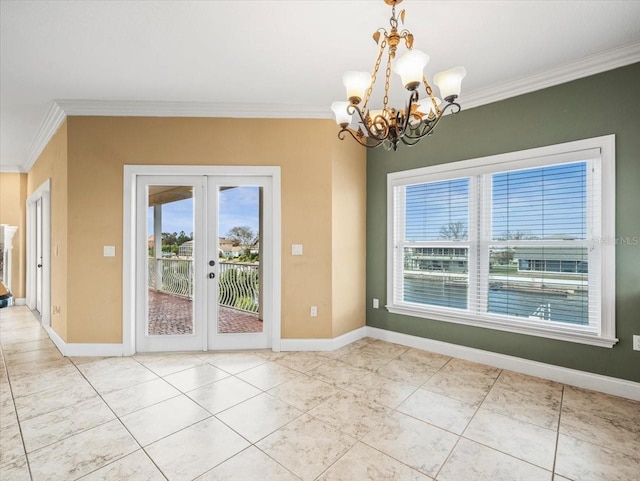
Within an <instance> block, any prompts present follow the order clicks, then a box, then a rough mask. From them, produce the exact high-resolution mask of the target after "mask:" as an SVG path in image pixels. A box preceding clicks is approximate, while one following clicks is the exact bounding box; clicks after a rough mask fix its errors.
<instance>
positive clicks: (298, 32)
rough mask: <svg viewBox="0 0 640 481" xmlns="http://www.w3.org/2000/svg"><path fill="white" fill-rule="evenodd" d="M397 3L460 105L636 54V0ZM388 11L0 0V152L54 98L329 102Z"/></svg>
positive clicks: (305, 108) (304, 106) (311, 109)
mask: <svg viewBox="0 0 640 481" xmlns="http://www.w3.org/2000/svg"><path fill="white" fill-rule="evenodd" d="M398 8H399V9H405V10H406V19H405V27H406V28H408V29H409V30H411V31H412V33H413V34H414V37H415V47H416V48H419V49H421V50H424V51H425V52H426V53H427V54H429V55H430V56H431V62H430V64H429V65H428V66H427V68H426V74H427V77H428V78H432V77H433V74H434V73H436V72H438V71H440V70H444V69H446V68H449V67H453V66H456V65H464V66H465V67H466V69H467V72H468V73H467V77H466V78H465V80H464V82H463V86H462V95H461V97H460V103H461V104H462V107H463V109H464V108H471V107H474V106H477V105H481V104H483V103H487V102H491V101H495V100H498V99H501V98H506V97H509V96H513V95H518V94H521V93H524V92H527V91H532V90H536V89H539V88H542V87H546V86H549V85H553V84H557V83H561V82H564V81H568V80H572V79H575V78H579V77H583V76H586V75H590V74H593V73H596V72H599V71H604V70H608V69H611V68H615V67H618V66H622V65H626V64H630V63H634V62H638V61H640V2H639V1H635V0H631V1H614V0H606V1H575V0H571V1H561V0H556V1H553V2H546V1H423V0H406V1H404V2H403V3H402V5H401V6H400V7H398ZM389 16H390V7H388V6H387V5H385V3H384V2H383V1H382V0H361V1H350V0H340V1H331V0H314V1H311V0H288V1H266V0H255V1H248V0H230V1H169V0H160V1H154V0H129V1H119V0H108V1H96V0H94V1H59V0H50V1H29V0H0V168H1V169H2V170H4V171H11V170H14V171H15V170H22V171H25V169H28V168H29V167H30V165H31V164H32V163H33V161H34V160H35V158H37V155H38V154H39V153H40V151H41V149H42V147H43V146H44V145H46V141H47V140H48V138H49V137H48V136H50V135H51V134H52V133H53V132H51V130H52V128H55V127H56V126H57V124H56V121H57V122H58V124H59V122H60V121H61V119H62V118H64V115H65V114H66V115H82V114H98V115H106V114H111V115H160V116H162V115H182V116H190V115H197V116H220V117H229V116H232V117H300V118H329V117H330V116H331V113H330V110H329V105H330V103H331V102H332V101H333V100H342V99H343V98H344V96H345V93H344V89H343V87H342V82H341V79H342V74H343V72H344V71H346V70H368V71H370V70H371V68H372V66H373V61H374V57H375V54H376V45H375V44H374V42H373V40H372V38H371V35H372V33H373V32H374V31H375V30H376V29H377V28H379V27H385V28H388V26H389V23H388V20H389ZM394 76H395V75H394ZM378 83H381V82H380V81H379V82H378ZM394 87H396V88H395V90H394V93H393V95H392V101H394V100H395V102H394V103H402V102H403V98H404V96H403V93H404V92H402V88H401V87H400V86H399V82H398V81H397V80H395V85H394ZM603 95H610V92H603ZM374 97H375V93H374ZM54 101H57V103H54ZM585 101H588V99H585Z"/></svg>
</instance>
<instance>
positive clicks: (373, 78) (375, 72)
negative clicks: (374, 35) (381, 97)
mask: <svg viewBox="0 0 640 481" xmlns="http://www.w3.org/2000/svg"><path fill="white" fill-rule="evenodd" d="M386 46H387V39H386V32H385V39H384V40H382V42H380V50H379V51H378V58H377V59H376V63H375V65H374V67H373V74H371V83H370V84H369V88H368V89H367V92H366V94H365V96H364V102H363V104H362V110H364V111H365V112H366V111H367V104H368V103H369V98H371V92H373V85H374V84H375V83H376V78H377V77H378V70H379V69H380V63H381V62H382V54H383V53H384V49H385V47H386Z"/></svg>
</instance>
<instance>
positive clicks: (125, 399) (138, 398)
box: [103, 378, 180, 416]
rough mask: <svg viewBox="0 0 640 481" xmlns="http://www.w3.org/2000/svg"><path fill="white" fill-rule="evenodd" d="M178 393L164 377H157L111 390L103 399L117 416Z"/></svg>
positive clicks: (164, 399)
mask: <svg viewBox="0 0 640 481" xmlns="http://www.w3.org/2000/svg"><path fill="white" fill-rule="evenodd" d="M179 395H180V391H178V390H177V389H176V388H174V387H173V386H171V385H170V384H169V383H168V382H166V381H165V380H164V379H159V378H157V379H154V380H152V381H146V382H143V383H141V384H136V385H135V386H131V387H127V388H124V389H120V390H118V391H112V392H110V393H109V394H105V395H104V396H103V399H104V400H105V402H106V403H107V404H108V405H109V407H110V408H111V409H113V412H115V413H116V414H117V415H118V416H125V415H127V414H130V413H132V412H135V411H138V410H139V409H143V408H146V407H149V406H151V405H153V404H157V403H159V402H162V401H166V400H167V399H171V398H173V397H176V396H179Z"/></svg>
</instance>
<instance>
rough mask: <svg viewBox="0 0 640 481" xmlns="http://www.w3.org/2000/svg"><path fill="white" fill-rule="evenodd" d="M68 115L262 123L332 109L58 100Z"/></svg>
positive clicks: (311, 115) (325, 115) (309, 116)
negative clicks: (195, 118) (207, 119)
mask: <svg viewBox="0 0 640 481" xmlns="http://www.w3.org/2000/svg"><path fill="white" fill-rule="evenodd" d="M56 103H57V104H58V105H59V106H60V107H61V108H62V110H64V111H65V113H66V114H67V115H77V116H91V115H95V116H114V117H218V118H254V119H255V118H259V119H269V118H270V119H329V118H331V111H330V110H329V108H328V107H327V108H318V107H312V106H306V105H282V104H233V103H208V102H148V101H126V100H122V101H121V100H118V101H110V100H56Z"/></svg>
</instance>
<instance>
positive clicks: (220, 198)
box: [136, 175, 273, 352]
mask: <svg viewBox="0 0 640 481" xmlns="http://www.w3.org/2000/svg"><path fill="white" fill-rule="evenodd" d="M270 189H271V178H270V177H249V176H240V177H232V176H206V175H203V176H197V175H184V176H182V175H178V176H175V175H174V176H165V175H154V176H138V178H137V188H136V192H137V207H136V209H137V215H136V219H137V222H136V224H137V225H136V229H137V234H136V249H137V255H136V259H137V266H136V267H137V268H136V276H137V279H136V350H137V351H139V352H145V351H188V350H207V349H209V350H213V349H250V348H251V349H255V348H267V347H270V341H271V338H270V332H271V331H270V322H271V320H270V319H269V314H267V315H263V312H266V313H269V312H271V309H268V310H267V309H265V308H269V307H270V304H269V301H270V299H269V296H270V295H271V294H272V290H271V289H270V288H269V286H265V285H264V283H263V282H262V278H263V275H264V272H265V269H266V270H268V269H272V265H271V259H267V258H266V257H268V256H261V253H262V251H263V250H264V246H265V245H267V246H268V245H269V243H270V242H272V236H273V232H272V228H268V227H271V222H272V218H271V209H272V206H271V205H270V204H268V203H267V204H266V205H265V203H264V200H263V199H264V198H267V199H271V195H270ZM267 191H268V192H267ZM265 194H269V195H265ZM267 202H268V201H267ZM227 234H235V236H234V237H233V238H230V237H229V236H228V235H227ZM240 234H245V235H244V237H243V236H241V235H240ZM263 257H265V258H264V259H263Z"/></svg>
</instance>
